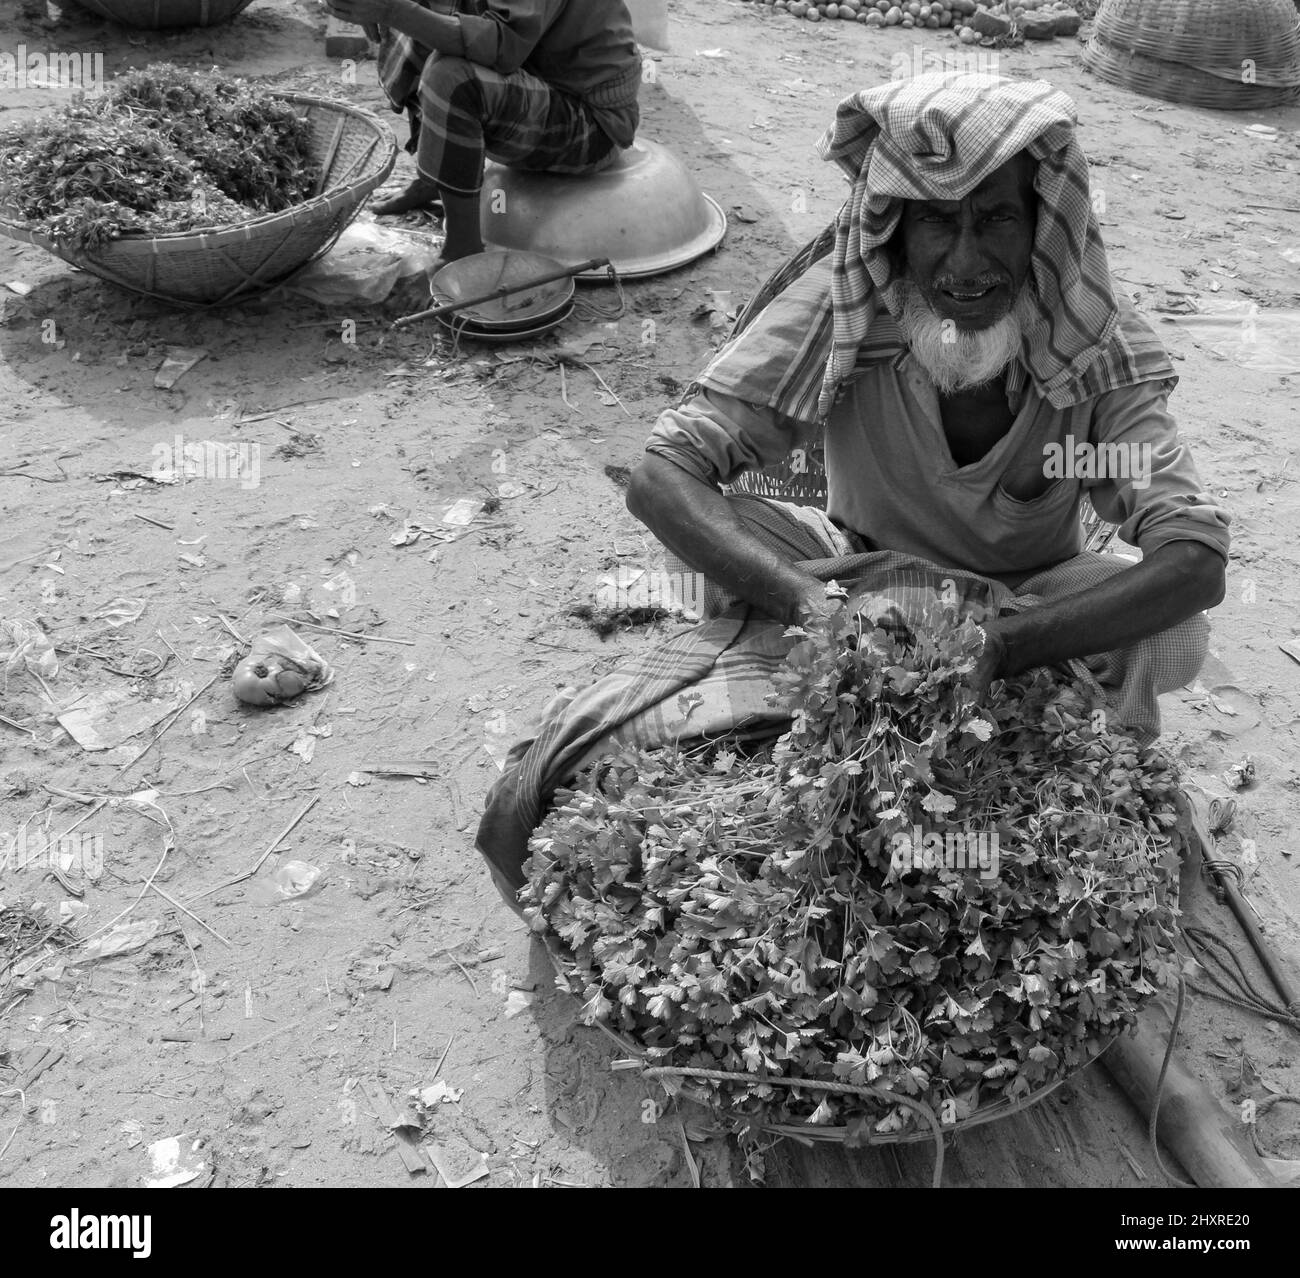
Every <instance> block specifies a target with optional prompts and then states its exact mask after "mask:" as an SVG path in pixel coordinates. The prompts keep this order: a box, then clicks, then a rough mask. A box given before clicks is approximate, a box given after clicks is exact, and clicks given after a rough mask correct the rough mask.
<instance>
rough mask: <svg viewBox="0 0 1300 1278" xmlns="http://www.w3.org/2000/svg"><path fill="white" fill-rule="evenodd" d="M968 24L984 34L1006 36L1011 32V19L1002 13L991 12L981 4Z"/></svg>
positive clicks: (968, 20) (968, 19)
mask: <svg viewBox="0 0 1300 1278" xmlns="http://www.w3.org/2000/svg"><path fill="white" fill-rule="evenodd" d="M966 25H967V26H969V27H973V28H974V29H975V30H976V31H978V32H979V33H980V35H982V36H1004V35H1010V34H1011V19H1010V18H1008V17H1006V16H1005V15H1004V14H1001V13H990V12H989V11H988V10H987V9H986V8H985V7H984V6H983V5H980V7H979V8H978V9H976V10H975V12H974V13H973V14H971V16H970V17H969V18H967V19H966Z"/></svg>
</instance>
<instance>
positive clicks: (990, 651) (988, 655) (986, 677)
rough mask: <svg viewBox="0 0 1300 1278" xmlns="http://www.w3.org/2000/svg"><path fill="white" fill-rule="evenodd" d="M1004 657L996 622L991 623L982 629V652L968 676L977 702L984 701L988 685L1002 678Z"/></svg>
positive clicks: (1002, 641)
mask: <svg viewBox="0 0 1300 1278" xmlns="http://www.w3.org/2000/svg"><path fill="white" fill-rule="evenodd" d="M1006 655H1007V645H1006V641H1005V640H1004V639H1003V638H1002V636H1001V635H1000V634H999V633H998V629H997V622H996V621H991V622H989V623H988V624H987V625H986V626H985V627H984V651H983V652H982V653H981V654H980V659H979V661H978V663H977V664H976V666H975V669H974V670H972V671H971V674H970V686H971V688H972V689H973V691H974V693H975V695H976V697H978V698H979V700H981V701H983V700H984V697H985V695H986V694H987V692H988V690H989V684H991V683H992V682H993V680H994V679H1000V678H1001V677H1002V664H1003V662H1004V661H1005V659H1006Z"/></svg>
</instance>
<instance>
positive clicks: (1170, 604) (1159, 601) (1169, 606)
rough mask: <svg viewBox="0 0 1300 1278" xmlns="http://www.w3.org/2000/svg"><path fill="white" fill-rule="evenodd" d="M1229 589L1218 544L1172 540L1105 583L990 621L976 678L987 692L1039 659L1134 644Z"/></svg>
mask: <svg viewBox="0 0 1300 1278" xmlns="http://www.w3.org/2000/svg"><path fill="white" fill-rule="evenodd" d="M1223 595H1224V565H1223V558H1222V556H1221V555H1220V554H1219V553H1218V551H1216V550H1212V549H1211V548H1210V547H1209V546H1206V545H1203V544H1202V543H1201V542H1197V541H1170V542H1166V543H1165V544H1164V545H1162V546H1159V547H1158V548H1157V549H1156V550H1155V551H1154V552H1153V553H1152V554H1150V555H1148V556H1147V557H1146V558H1145V559H1143V561H1142V562H1141V563H1140V564H1135V565H1134V566H1133V567H1132V568H1127V569H1125V570H1124V571H1123V572H1119V573H1116V574H1115V575H1114V576H1113V577H1111V578H1109V579H1108V580H1106V581H1104V582H1102V583H1101V584H1100V585H1098V586H1093V587H1091V588H1090V589H1088V590H1082V591H1080V592H1079V593H1078V594H1077V595H1069V596H1067V597H1066V598H1064V599H1057V600H1054V601H1053V602H1051V603H1045V604H1042V605H1040V606H1039V607H1037V608H1029V609H1026V610H1025V611H1024V612H1021V613H1017V614H1016V615H1015V616H1012V617H1000V618H998V620H996V621H992V622H989V623H988V625H986V626H985V628H984V629H985V631H986V633H987V634H988V644H987V646H986V648H985V655H984V657H983V659H982V660H981V661H980V664H979V666H978V667H977V668H976V670H975V672H974V674H973V675H972V683H973V684H974V686H975V688H976V690H977V691H980V692H983V690H984V689H985V688H986V687H987V686H988V684H989V683H990V682H991V681H992V680H993V679H1001V678H1005V677H1006V676H1008V675H1013V674H1019V673H1020V672H1021V671H1022V670H1029V669H1032V668H1033V667H1034V666H1050V665H1056V664H1058V663H1059V662H1062V661H1066V660H1068V659H1069V658H1070V657H1089V656H1092V655H1093V654H1095V653H1099V652H1112V651H1114V650H1115V649H1117V648H1127V647H1129V646H1130V645H1132V644H1134V643H1136V642H1137V641H1138V640H1139V639H1145V638H1146V637H1147V636H1148V635H1153V634H1158V633H1159V632H1160V631H1162V630H1168V629H1169V628H1170V627H1171V626H1176V625H1177V624H1178V623H1179V622H1180V621H1186V620H1187V618H1188V617H1191V616H1193V615H1194V614H1195V613H1198V612H1202V611H1204V610H1205V609H1206V608H1213V607H1214V606H1215V605H1216V604H1217V603H1219V602H1221V601H1222V599H1223Z"/></svg>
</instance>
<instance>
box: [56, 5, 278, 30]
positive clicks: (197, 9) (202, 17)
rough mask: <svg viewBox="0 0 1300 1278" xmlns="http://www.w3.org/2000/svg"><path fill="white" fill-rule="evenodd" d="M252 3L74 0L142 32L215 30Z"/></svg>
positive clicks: (104, 16) (112, 20)
mask: <svg viewBox="0 0 1300 1278" xmlns="http://www.w3.org/2000/svg"><path fill="white" fill-rule="evenodd" d="M252 3H253V0H77V4H78V5H79V6H80V7H81V8H83V9H88V10H89V11H90V12H91V13H97V14H99V16H100V17H101V18H107V19H108V20H109V21H110V22H117V23H120V24H121V25H122V26H124V27H137V28H139V29H141V30H145V31H158V30H161V29H162V28H164V27H215V26H219V25H220V24H221V23H223V22H229V21H230V19H231V18H233V17H234V16H235V15H236V14H237V13H242V12H243V11H244V10H245V9H247V8H248V6H249V5H250V4H252Z"/></svg>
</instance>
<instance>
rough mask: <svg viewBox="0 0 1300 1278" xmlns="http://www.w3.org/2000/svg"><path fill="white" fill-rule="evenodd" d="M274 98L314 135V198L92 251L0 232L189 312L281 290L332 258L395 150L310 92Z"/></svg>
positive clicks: (354, 112)
mask: <svg viewBox="0 0 1300 1278" xmlns="http://www.w3.org/2000/svg"><path fill="white" fill-rule="evenodd" d="M274 96H275V97H277V98H279V99H280V100H281V101H284V102H288V103H290V104H291V105H292V106H293V107H294V108H295V109H296V110H297V111H298V113H299V114H300V115H301V116H303V117H304V118H305V119H306V120H307V122H308V124H309V126H310V128H311V149H312V154H313V155H314V156H315V157H316V158H317V159H318V160H319V161H320V165H321V176H320V178H319V179H318V182H317V191H318V193H317V194H316V195H314V196H312V198H311V199H309V200H305V201H303V202H302V203H301V204H295V205H293V206H292V207H291V208H287V209H284V210H283V211H282V212H279V213H267V214H264V215H262V216H260V217H254V218H250V219H249V220H248V221H246V222H235V223H233V224H231V225H230V226H223V227H220V228H217V229H215V230H211V231H181V232H174V233H171V234H167V235H154V236H145V235H124V236H122V237H121V238H120V239H116V240H113V241H111V242H110V243H109V244H107V245H105V246H104V247H102V248H100V249H97V250H95V251H94V252H93V253H82V252H79V251H77V250H74V249H70V248H67V247H65V246H63V245H60V244H59V243H57V242H56V241H54V240H52V239H50V238H49V237H48V236H46V235H42V234H41V233H40V232H38V231H33V230H29V229H28V228H26V227H25V226H22V225H20V224H18V223H17V222H13V221H10V220H8V219H5V218H0V234H4V235H8V236H10V237H12V238H13V239H18V240H26V241H27V242H28V243H29V244H36V245H38V246H39V247H41V248H43V249H48V250H49V251H50V252H51V253H53V254H55V256H57V257H61V258H62V259H63V260H64V261H65V262H70V263H71V264H72V265H73V266H77V267H80V268H81V269H82V270H83V271H87V272H89V273H90V274H91V275H97V276H99V278H100V279H103V280H107V281H109V283H112V284H117V285H119V286H120V287H122V288H125V289H129V290H131V291H132V292H133V293H140V294H143V295H144V296H145V297H152V298H156V299H158V300H160V301H164V302H169V303H171V304H173V305H175V306H181V307H184V308H187V309H191V310H203V309H207V308H210V307H216V306H228V305H230V304H231V303H233V302H239V301H244V300H246V299H248V298H249V297H253V296H255V295H256V294H258V293H262V292H265V291H266V290H267V289H269V288H272V287H274V286H275V285H277V284H282V283H284V282H285V281H286V280H287V279H289V278H290V277H291V276H293V275H294V274H296V273H297V272H298V271H300V270H301V269H302V268H303V267H304V266H306V265H307V264H308V263H310V262H313V261H315V260H316V259H317V258H318V257H320V256H321V255H322V254H324V253H327V252H328V251H329V249H330V248H331V247H332V245H333V244H334V241H335V240H336V239H337V238H338V237H339V235H340V234H341V233H342V231H343V229H344V227H346V226H347V224H348V223H349V222H350V221H351V220H352V219H353V218H354V217H355V216H356V214H357V211H358V210H359V209H360V207H361V205H362V203H363V202H364V201H365V199H366V197H367V196H368V195H369V194H370V193H371V192H372V191H373V190H374V189H375V188H376V187H378V186H379V185H380V184H381V183H382V182H383V181H384V179H385V178H387V176H388V175H389V173H390V172H391V171H392V168H393V165H394V164H395V163H396V161H397V142H396V141H395V139H394V137H393V131H392V130H391V129H390V128H389V127H388V126H387V125H386V124H385V123H384V122H383V121H382V120H380V119H379V118H378V117H377V116H374V115H372V114H371V113H370V112H369V111H363V110H360V109H359V108H357V107H354V106H349V105H348V104H346V103H343V102H332V101H329V100H328V99H326V98H318V97H312V96H310V95H308V94H301V93H276V94H275V95H274Z"/></svg>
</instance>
